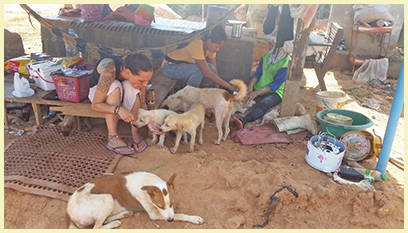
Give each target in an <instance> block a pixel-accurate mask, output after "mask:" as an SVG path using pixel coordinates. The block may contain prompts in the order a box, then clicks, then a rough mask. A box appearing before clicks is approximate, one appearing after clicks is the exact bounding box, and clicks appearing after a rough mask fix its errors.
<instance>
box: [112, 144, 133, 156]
mask: <svg viewBox="0 0 408 233" xmlns="http://www.w3.org/2000/svg"><path fill="white" fill-rule="evenodd" d="M106 148H108V149H109V150H111V151H113V152H115V153H117V154H121V155H131V154H134V153H135V152H137V151H135V150H134V149H133V150H131V151H128V152H125V151H120V149H122V148H128V149H129V146H128V145H124V146H115V147H113V146H111V145H109V144H107V145H106Z"/></svg>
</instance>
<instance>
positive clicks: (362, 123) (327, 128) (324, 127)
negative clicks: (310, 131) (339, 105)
mask: <svg viewBox="0 0 408 233" xmlns="http://www.w3.org/2000/svg"><path fill="white" fill-rule="evenodd" d="M328 113H337V114H340V115H343V116H347V117H351V118H352V119H353V124H352V125H344V124H341V123H334V122H331V121H327V120H325V119H323V117H324V116H326V115H327V114H328ZM316 119H317V120H318V121H319V123H320V128H321V131H324V132H327V133H329V134H333V135H335V136H336V137H339V136H341V135H342V134H344V133H346V132H348V131H352V130H364V129H367V128H369V127H371V126H373V124H374V123H373V121H372V120H371V119H370V118H368V117H366V116H364V115H363V114H361V113H359V112H354V111H350V110H344V109H327V110H322V111H320V112H318V113H316Z"/></svg>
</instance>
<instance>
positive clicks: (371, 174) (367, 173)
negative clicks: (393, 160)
mask: <svg viewBox="0 0 408 233" xmlns="http://www.w3.org/2000/svg"><path fill="white" fill-rule="evenodd" d="M354 169H355V170H356V171H358V172H359V173H360V174H362V175H363V176H364V179H366V180H369V181H371V182H372V181H380V180H385V179H386V178H385V174H381V172H379V171H377V170H370V169H365V168H354Z"/></svg>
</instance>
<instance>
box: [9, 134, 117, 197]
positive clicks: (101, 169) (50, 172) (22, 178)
mask: <svg viewBox="0 0 408 233" xmlns="http://www.w3.org/2000/svg"><path fill="white" fill-rule="evenodd" d="M105 144H106V136H105V135H101V134H96V133H89V132H82V131H74V132H73V133H72V135H71V136H67V137H64V136H62V134H61V132H60V131H59V129H58V128H57V127H55V126H38V127H37V129H36V130H35V132H34V133H33V134H32V135H22V136H20V137H18V138H17V139H15V140H14V141H13V142H11V143H10V144H9V145H8V146H7V148H6V150H5V152H4V186H5V187H7V188H12V189H15V190H17V191H21V192H27V193H32V194H37V195H42V196H47V197H52V198H57V199H61V200H68V198H69V195H71V194H72V193H73V191H75V189H77V188H78V187H80V186H81V185H83V184H84V183H86V182H88V181H89V180H90V179H92V178H94V177H97V176H100V175H102V174H103V173H109V172H113V171H114V169H115V167H116V165H117V163H118V162H119V159H120V157H121V156H120V155H118V154H116V153H114V152H111V151H109V150H108V149H106V147H105Z"/></svg>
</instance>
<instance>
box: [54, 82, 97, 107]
mask: <svg viewBox="0 0 408 233" xmlns="http://www.w3.org/2000/svg"><path fill="white" fill-rule="evenodd" d="M51 77H52V80H53V81H54V84H55V89H56V91H57V95H58V99H60V100H66V101H70V102H75V103H79V102H81V101H82V100H84V99H86V98H87V97H88V93H89V80H90V78H91V75H84V76H81V77H66V76H59V75H52V76H51Z"/></svg>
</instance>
